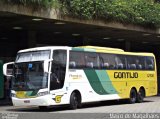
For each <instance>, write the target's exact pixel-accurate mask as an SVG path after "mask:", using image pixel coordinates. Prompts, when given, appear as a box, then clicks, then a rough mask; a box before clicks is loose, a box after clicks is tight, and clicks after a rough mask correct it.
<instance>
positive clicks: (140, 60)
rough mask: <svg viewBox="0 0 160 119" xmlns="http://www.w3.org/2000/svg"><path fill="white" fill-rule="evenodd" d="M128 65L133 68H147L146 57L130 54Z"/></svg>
mask: <svg viewBox="0 0 160 119" xmlns="http://www.w3.org/2000/svg"><path fill="white" fill-rule="evenodd" d="M127 67H128V69H131V70H135V69H137V70H143V69H145V58H144V57H142V56H128V57H127Z"/></svg>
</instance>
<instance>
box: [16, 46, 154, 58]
mask: <svg viewBox="0 0 160 119" xmlns="http://www.w3.org/2000/svg"><path fill="white" fill-rule="evenodd" d="M53 49H72V50H79V51H89V52H101V53H113V54H124V55H139V56H154V54H153V53H146V52H125V51H124V50H122V49H119V48H109V47H99V46H77V47H69V46H45V47H35V48H29V49H24V50H20V51H18V53H21V52H31V51H38V50H53Z"/></svg>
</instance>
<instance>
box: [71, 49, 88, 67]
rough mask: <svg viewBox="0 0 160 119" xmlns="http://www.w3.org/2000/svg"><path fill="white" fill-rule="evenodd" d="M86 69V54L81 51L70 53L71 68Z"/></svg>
mask: <svg viewBox="0 0 160 119" xmlns="http://www.w3.org/2000/svg"><path fill="white" fill-rule="evenodd" d="M84 67H85V61H84V53H83V52H79V51H70V56H69V68H70V69H81V68H84Z"/></svg>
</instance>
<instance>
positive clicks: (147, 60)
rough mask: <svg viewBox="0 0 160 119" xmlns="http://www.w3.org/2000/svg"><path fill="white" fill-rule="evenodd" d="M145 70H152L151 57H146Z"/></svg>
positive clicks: (152, 60) (152, 59)
mask: <svg viewBox="0 0 160 119" xmlns="http://www.w3.org/2000/svg"><path fill="white" fill-rule="evenodd" d="M146 69H147V70H154V58H153V57H146Z"/></svg>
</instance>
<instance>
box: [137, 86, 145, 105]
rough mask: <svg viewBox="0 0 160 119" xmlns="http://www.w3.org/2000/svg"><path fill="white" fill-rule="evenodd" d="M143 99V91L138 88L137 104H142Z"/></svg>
mask: <svg viewBox="0 0 160 119" xmlns="http://www.w3.org/2000/svg"><path fill="white" fill-rule="evenodd" d="M144 97H145V91H144V89H142V88H140V90H139V92H138V94H137V102H138V103H141V102H143V100H144Z"/></svg>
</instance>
